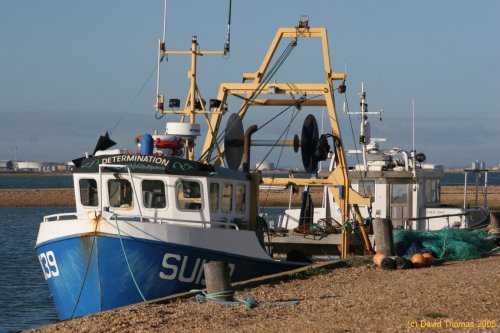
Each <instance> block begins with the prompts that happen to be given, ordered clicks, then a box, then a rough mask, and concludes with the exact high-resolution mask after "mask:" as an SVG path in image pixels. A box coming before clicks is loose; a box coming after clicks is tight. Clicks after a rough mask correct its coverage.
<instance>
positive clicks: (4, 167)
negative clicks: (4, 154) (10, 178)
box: [0, 160, 14, 171]
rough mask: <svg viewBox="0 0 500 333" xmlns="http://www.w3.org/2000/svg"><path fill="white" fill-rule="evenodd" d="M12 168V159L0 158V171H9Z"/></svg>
mask: <svg viewBox="0 0 500 333" xmlns="http://www.w3.org/2000/svg"><path fill="white" fill-rule="evenodd" d="M12 169H14V164H13V163H12V161H4V160H0V171H10V170H12Z"/></svg>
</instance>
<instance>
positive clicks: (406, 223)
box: [394, 212, 470, 230]
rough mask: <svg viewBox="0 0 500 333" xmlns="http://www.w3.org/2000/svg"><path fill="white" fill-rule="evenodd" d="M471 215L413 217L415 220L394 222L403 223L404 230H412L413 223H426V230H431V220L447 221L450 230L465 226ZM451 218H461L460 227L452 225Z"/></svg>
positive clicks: (468, 213) (408, 219) (464, 213)
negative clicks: (466, 219) (467, 218)
mask: <svg viewBox="0 0 500 333" xmlns="http://www.w3.org/2000/svg"><path fill="white" fill-rule="evenodd" d="M469 215H470V212H463V213H458V214H443V215H435V216H426V217H413V218H404V219H394V220H399V221H402V222H403V229H411V223H412V222H418V221H425V230H430V226H431V220H435V219H442V218H444V219H446V224H447V227H448V228H451V227H459V226H460V225H462V224H463V222H464V219H465V218H466V217H467V216H469ZM451 217H460V225H456V224H455V223H454V225H450V218H451Z"/></svg>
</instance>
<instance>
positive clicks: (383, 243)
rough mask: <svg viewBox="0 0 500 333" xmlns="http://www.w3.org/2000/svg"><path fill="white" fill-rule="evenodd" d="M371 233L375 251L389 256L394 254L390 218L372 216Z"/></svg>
mask: <svg viewBox="0 0 500 333" xmlns="http://www.w3.org/2000/svg"><path fill="white" fill-rule="evenodd" d="M373 235H374V236H375V246H376V248H377V253H383V254H384V255H385V256H387V257H390V256H393V255H394V238H393V235H392V221H391V220H390V219H382V218H378V217H377V218H374V219H373Z"/></svg>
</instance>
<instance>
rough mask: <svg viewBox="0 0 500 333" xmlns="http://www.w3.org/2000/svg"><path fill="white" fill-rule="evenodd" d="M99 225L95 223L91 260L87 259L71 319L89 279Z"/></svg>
mask: <svg viewBox="0 0 500 333" xmlns="http://www.w3.org/2000/svg"><path fill="white" fill-rule="evenodd" d="M98 225H99V223H98V222H97V223H96V224H95V229H94V238H93V239H92V246H91V247H90V255H89V260H88V261H87V268H86V269H85V275H84V276H83V281H82V287H81V288H80V292H79V293H78V298H77V299H76V303H75V306H74V307H73V311H72V312H71V316H70V318H69V319H73V316H74V315H75V312H76V308H77V307H78V304H79V303H80V299H81V297H82V293H83V287H84V286H85V281H86V280H87V274H88V272H89V267H90V261H91V259H92V255H93V254H94V244H95V240H96V232H97V227H98Z"/></svg>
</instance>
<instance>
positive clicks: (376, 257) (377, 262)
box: [372, 252, 385, 267]
mask: <svg viewBox="0 0 500 333" xmlns="http://www.w3.org/2000/svg"><path fill="white" fill-rule="evenodd" d="M384 258H385V254H383V253H381V252H377V253H376V254H375V255H374V256H373V259H372V260H373V263H374V264H375V265H377V266H378V267H380V263H382V260H383V259H384Z"/></svg>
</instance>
